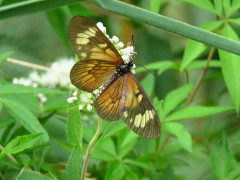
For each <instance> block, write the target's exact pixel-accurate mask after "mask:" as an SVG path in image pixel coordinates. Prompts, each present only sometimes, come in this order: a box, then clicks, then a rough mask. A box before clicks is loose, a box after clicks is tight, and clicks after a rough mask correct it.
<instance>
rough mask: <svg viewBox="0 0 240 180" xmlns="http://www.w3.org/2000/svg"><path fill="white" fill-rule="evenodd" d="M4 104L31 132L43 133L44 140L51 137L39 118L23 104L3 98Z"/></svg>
mask: <svg viewBox="0 0 240 180" xmlns="http://www.w3.org/2000/svg"><path fill="white" fill-rule="evenodd" d="M0 101H2V102H3V104H4V106H5V107H6V108H7V110H8V112H9V113H10V114H11V115H12V116H13V117H14V118H15V119H16V120H17V121H18V122H19V123H20V124H21V125H22V126H23V127H24V128H25V129H26V130H28V131H29V132H31V133H34V134H35V133H42V134H43V135H42V136H41V137H42V141H43V142H47V141H48V139H49V136H48V133H47V131H46V130H45V129H44V128H43V126H42V125H41V124H40V123H39V121H38V119H37V118H36V117H35V116H34V115H33V114H32V112H31V111H29V110H28V109H27V108H26V107H25V106H23V105H22V104H20V103H18V102H16V101H13V100H10V99H3V98H1V99H0Z"/></svg>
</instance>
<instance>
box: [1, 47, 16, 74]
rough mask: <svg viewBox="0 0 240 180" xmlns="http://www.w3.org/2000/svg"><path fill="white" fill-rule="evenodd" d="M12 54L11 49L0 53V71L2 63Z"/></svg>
mask: <svg viewBox="0 0 240 180" xmlns="http://www.w3.org/2000/svg"><path fill="white" fill-rule="evenodd" d="M12 54H13V52H12V51H9V52H4V53H0V72H1V71H2V64H3V63H4V62H5V61H6V60H7V58H9V57H10V56H11V55H12Z"/></svg>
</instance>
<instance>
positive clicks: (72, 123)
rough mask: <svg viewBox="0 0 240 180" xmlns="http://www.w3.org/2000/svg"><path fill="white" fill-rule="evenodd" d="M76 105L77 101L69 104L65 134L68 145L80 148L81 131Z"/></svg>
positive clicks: (80, 121)
mask: <svg viewBox="0 0 240 180" xmlns="http://www.w3.org/2000/svg"><path fill="white" fill-rule="evenodd" d="M78 105H79V103H78V102H77V101H75V102H73V103H70V104H69V110H68V114H67V125H66V132H67V137H68V141H69V142H70V144H72V145H74V146H75V145H78V147H82V138H83V129H82V120H81V115H80V111H79V109H78Z"/></svg>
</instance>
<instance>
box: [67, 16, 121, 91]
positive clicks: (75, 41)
mask: <svg viewBox="0 0 240 180" xmlns="http://www.w3.org/2000/svg"><path fill="white" fill-rule="evenodd" d="M69 37H70V40H71V43H72V45H73V47H74V49H75V51H76V53H77V55H78V57H79V59H80V62H78V63H77V64H75V65H74V67H73V68H72V70H71V73H70V79H71V82H72V84H74V85H75V86H76V87H78V88H79V89H81V90H84V91H89V92H91V91H94V90H95V89H97V88H98V87H99V86H101V85H104V84H105V83H107V82H108V80H109V79H110V78H111V77H112V75H113V74H114V72H115V71H116V67H117V66H119V65H120V64H121V63H122V58H121V56H120V55H119V53H118V51H117V50H116V48H115V47H114V46H113V45H112V43H111V42H110V41H109V39H108V38H107V37H106V36H105V35H104V33H103V32H102V31H101V30H99V28H98V27H97V26H96V25H94V24H92V23H91V22H90V21H88V20H87V19H86V18H84V17H81V16H76V17H74V18H72V20H71V22H70V25H69Z"/></svg>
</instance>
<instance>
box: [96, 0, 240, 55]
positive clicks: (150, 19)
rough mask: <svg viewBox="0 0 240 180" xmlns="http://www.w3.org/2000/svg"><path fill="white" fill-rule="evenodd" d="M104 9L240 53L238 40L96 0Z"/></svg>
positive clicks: (140, 10)
mask: <svg viewBox="0 0 240 180" xmlns="http://www.w3.org/2000/svg"><path fill="white" fill-rule="evenodd" d="M96 1H97V3H98V4H99V5H100V6H101V7H102V8H104V9H106V10H108V11H110V12H114V13H117V14H120V15H123V16H126V17H129V18H131V19H134V20H136V21H140V22H143V23H146V24H149V25H152V26H155V27H158V28H161V29H164V30H166V31H168V32H172V33H175V34H178V35H181V36H184V37H186V38H190V39H193V40H196V41H199V42H202V43H204V44H207V45H210V46H213V47H216V48H219V49H222V50H225V51H228V52H231V53H234V54H238V55H240V42H237V41H235V40H232V39H229V38H226V37H224V36H221V35H218V34H216V33H213V32H210V31H206V30H203V29H201V28H198V27H195V26H192V25H190V24H186V23H183V22H180V21H177V20H175V19H171V18H168V17H166V16H162V15H160V14H156V13H152V12H150V11H148V10H145V9H142V8H139V7H136V6H133V5H130V4H127V3H124V2H122V1H116V0H96Z"/></svg>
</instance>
